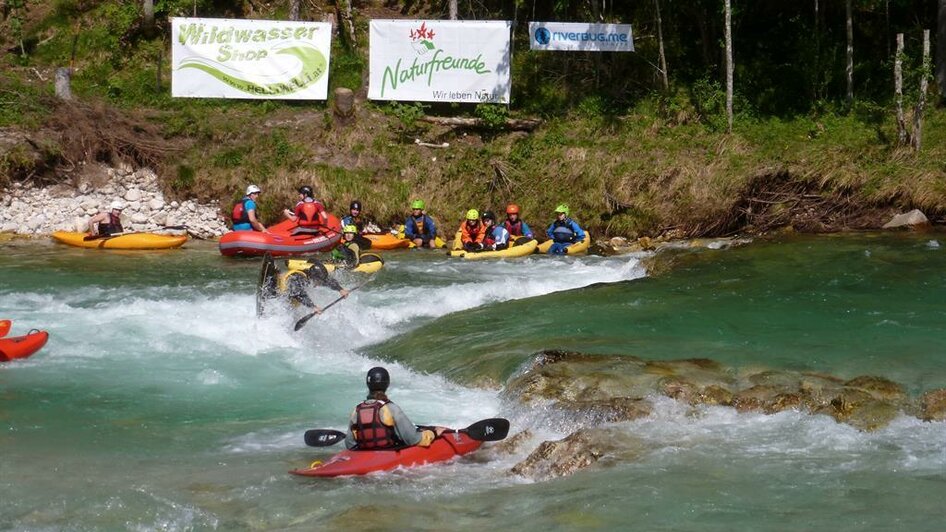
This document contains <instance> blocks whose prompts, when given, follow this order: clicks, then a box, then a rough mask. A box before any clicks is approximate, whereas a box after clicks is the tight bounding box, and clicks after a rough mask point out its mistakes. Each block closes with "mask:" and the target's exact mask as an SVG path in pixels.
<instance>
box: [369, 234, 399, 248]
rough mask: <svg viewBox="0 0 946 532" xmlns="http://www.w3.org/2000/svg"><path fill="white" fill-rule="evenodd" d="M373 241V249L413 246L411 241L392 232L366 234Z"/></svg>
mask: <svg viewBox="0 0 946 532" xmlns="http://www.w3.org/2000/svg"><path fill="white" fill-rule="evenodd" d="M364 237H365V238H367V239H368V240H370V241H371V249H400V248H407V247H410V246H411V241H410V240H408V239H406V238H401V237H399V236H397V235H392V234H391V233H377V234H368V235H364Z"/></svg>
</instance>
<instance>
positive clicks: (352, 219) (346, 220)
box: [342, 200, 371, 251]
mask: <svg viewBox="0 0 946 532" xmlns="http://www.w3.org/2000/svg"><path fill="white" fill-rule="evenodd" d="M349 225H354V226H355V228H356V229H358V233H357V234H356V235H355V242H357V243H358V246H359V247H360V248H361V250H362V251H365V250H369V249H371V240H368V239H367V238H365V237H363V236H361V235H363V234H364V233H365V220H364V219H363V218H362V217H361V201H359V200H354V201H352V202H351V204H350V205H349V206H348V215H347V216H345V217H343V218H342V227H346V226H349Z"/></svg>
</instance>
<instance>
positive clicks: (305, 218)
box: [282, 185, 328, 233]
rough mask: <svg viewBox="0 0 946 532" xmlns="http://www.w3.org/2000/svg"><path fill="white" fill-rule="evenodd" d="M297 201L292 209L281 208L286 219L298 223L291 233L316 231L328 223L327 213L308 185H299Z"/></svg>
mask: <svg viewBox="0 0 946 532" xmlns="http://www.w3.org/2000/svg"><path fill="white" fill-rule="evenodd" d="M298 192H299V201H298V202H296V206H295V207H293V210H291V211H290V210H289V209H283V211H282V213H283V216H285V217H286V218H287V219H289V220H292V221H293V222H296V224H298V227H297V228H296V229H295V230H294V231H293V233H318V232H320V230H321V228H322V227H324V226H325V225H326V224H327V223H328V214H326V212H325V207H324V206H323V205H322V202H320V201H319V200H317V199H315V192H314V191H313V190H312V187H310V186H309V185H303V186H301V187H299V191H298Z"/></svg>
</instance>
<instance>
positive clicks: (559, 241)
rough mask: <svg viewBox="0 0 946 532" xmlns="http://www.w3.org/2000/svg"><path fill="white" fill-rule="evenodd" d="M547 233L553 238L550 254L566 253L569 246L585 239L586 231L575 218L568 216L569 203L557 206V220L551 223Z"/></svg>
mask: <svg viewBox="0 0 946 532" xmlns="http://www.w3.org/2000/svg"><path fill="white" fill-rule="evenodd" d="M545 234H547V235H548V237H549V238H551V239H552V240H553V243H552V247H550V248H549V255H564V254H565V253H567V250H568V246H570V245H572V244H574V243H575V242H579V241H581V240H584V238H585V232H584V231H583V230H582V229H581V227H580V226H579V225H578V223H577V222H575V220H572V219H571V218H569V217H568V205H564V204H562V205H559V206H558V207H555V221H554V222H552V224H551V225H549V228H548V229H547V230H546V231H545Z"/></svg>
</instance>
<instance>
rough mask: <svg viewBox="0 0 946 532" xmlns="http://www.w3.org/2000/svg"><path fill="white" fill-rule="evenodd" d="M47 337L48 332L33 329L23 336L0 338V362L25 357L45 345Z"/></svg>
mask: <svg viewBox="0 0 946 532" xmlns="http://www.w3.org/2000/svg"><path fill="white" fill-rule="evenodd" d="M48 339H49V333H47V332H46V331H37V330H35V329H34V330H32V331H30V332H29V334H27V335H25V336H11V337H8V338H0V362H9V361H11V360H14V359H17V358H27V357H29V356H31V355H32V354H33V353H35V352H37V351H39V350H40V348H41V347H43V346H44V345H46V340H48Z"/></svg>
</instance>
